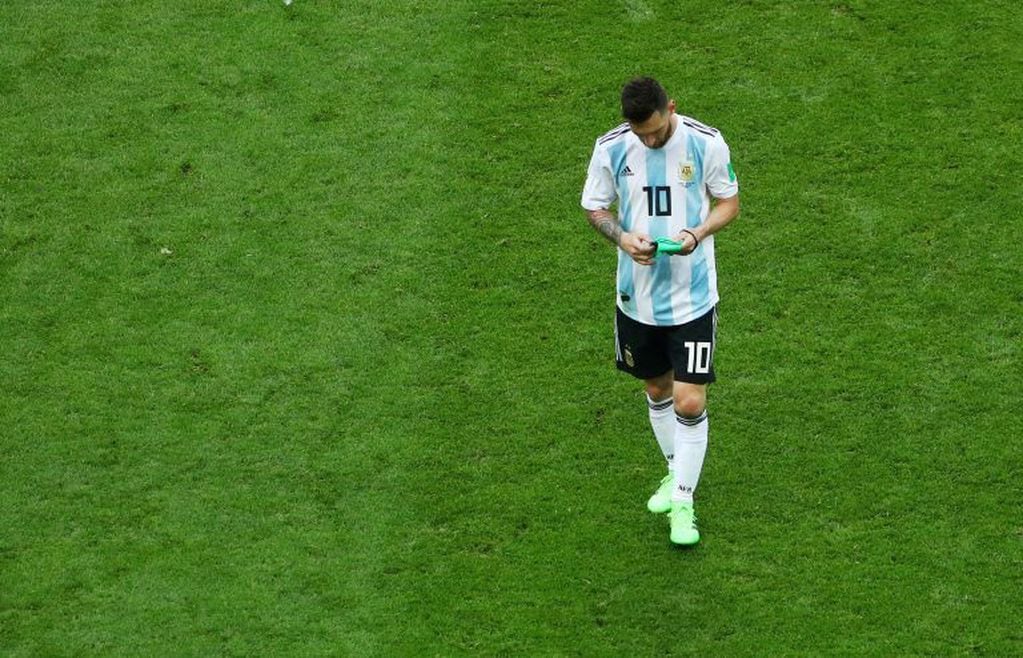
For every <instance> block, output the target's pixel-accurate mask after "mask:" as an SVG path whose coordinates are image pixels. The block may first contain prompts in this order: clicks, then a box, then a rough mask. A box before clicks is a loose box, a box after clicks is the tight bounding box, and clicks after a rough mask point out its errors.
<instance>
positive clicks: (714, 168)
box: [704, 134, 739, 199]
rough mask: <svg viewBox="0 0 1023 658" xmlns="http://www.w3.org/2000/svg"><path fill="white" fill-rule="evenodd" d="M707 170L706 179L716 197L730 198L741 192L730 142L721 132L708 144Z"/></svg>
mask: <svg viewBox="0 0 1023 658" xmlns="http://www.w3.org/2000/svg"><path fill="white" fill-rule="evenodd" d="M705 166H706V171H705V172H704V180H705V181H706V183H707V189H708V190H709V191H710V194H711V196H713V197H714V198H716V199H730V198H732V197H733V196H735V195H736V194H738V193H739V181H738V180H736V178H735V170H734V169H732V155H731V152H730V151H729V150H728V144H726V143H725V140H724V138H723V137H722V136H721V135H720V134H719V135H717V136H716V137H714V138H713V139H712V140H710V143H709V144H708V145H707V159H706V161H705Z"/></svg>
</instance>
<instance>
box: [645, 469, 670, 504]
mask: <svg viewBox="0 0 1023 658" xmlns="http://www.w3.org/2000/svg"><path fill="white" fill-rule="evenodd" d="M674 488H675V476H674V475H672V474H671V473H668V474H667V475H665V476H664V479H662V480H661V483H660V484H659V485H657V491H655V492H654V495H652V496H650V500H648V501H646V508H647V509H648V510H650V511H651V512H653V513H654V514H664V513H665V512H670V511H671V491H672V489H674Z"/></svg>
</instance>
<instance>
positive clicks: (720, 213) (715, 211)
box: [677, 194, 739, 254]
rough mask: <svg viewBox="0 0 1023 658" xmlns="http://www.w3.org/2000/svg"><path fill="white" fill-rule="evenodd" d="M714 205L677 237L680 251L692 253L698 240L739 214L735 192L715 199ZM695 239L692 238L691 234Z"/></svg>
mask: <svg viewBox="0 0 1023 658" xmlns="http://www.w3.org/2000/svg"><path fill="white" fill-rule="evenodd" d="M715 202H716V203H715V205H714V207H713V208H712V209H711V211H710V212H709V213H707V219H705V220H703V222H702V223H701V224H700V225H699V226H696V227H694V228H691V229H687V230H686V231H683V232H682V235H680V236H679V237H678V239H677V241H678V242H682V243H683V246H682V253H683V254H688V253H692V251H693V249H696V245H697V244H698V243H699V242H703V241H704V239H705V238H707V237H708V236H711V235H714V234H715V233H717V232H718V231H720V230H721V229H723V228H724V227H726V226H728V224H729V223H730V222H731V221H732V220H733V219H735V218H736V217H738V216H739V195H738V194H736V195H735V196H733V197H729V198H727V199H715ZM689 231H691V233H690V232H689ZM694 235H695V236H696V239H695V240H694V239H693V236H694Z"/></svg>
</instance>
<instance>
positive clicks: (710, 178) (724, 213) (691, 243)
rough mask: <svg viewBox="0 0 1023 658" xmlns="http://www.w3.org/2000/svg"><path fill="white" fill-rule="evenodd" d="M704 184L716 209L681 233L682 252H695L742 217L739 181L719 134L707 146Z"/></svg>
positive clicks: (730, 156)
mask: <svg viewBox="0 0 1023 658" xmlns="http://www.w3.org/2000/svg"><path fill="white" fill-rule="evenodd" d="M705 163H706V167H707V168H706V170H705V172H704V181H705V183H704V184H705V185H706V186H707V193H708V194H709V195H710V197H711V198H712V199H713V204H714V205H713V207H711V210H710V212H709V213H707V218H706V219H704V220H703V222H702V223H701V224H700V225H699V226H694V227H693V228H691V229H687V230H685V231H682V234H681V235H680V236H679V237H678V238H676V241H677V242H682V253H683V254H689V253H692V251H693V250H694V249H696V246H697V245H698V244H699V243H700V242H703V240H704V239H705V238H708V237H710V236H712V235H714V234H715V233H717V232H718V231H720V230H721V229H723V228H724V227H725V226H727V225H728V223H729V222H731V221H732V220H733V219H735V218H736V216H738V214H739V181H738V180H736V178H735V170H734V169H732V155H731V152H730V151H729V148H728V144H726V143H725V140H724V138H723V137H722V136H721V134H720V133H718V134H717V135H715V136H714V137H713V138H712V139H711V140H709V142H708V144H707V158H706V160H705Z"/></svg>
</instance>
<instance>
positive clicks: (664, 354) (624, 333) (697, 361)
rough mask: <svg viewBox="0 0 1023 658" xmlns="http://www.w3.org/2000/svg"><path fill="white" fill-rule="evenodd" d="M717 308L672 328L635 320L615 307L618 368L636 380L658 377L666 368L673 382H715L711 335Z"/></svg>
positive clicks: (715, 325) (713, 329)
mask: <svg viewBox="0 0 1023 658" xmlns="http://www.w3.org/2000/svg"><path fill="white" fill-rule="evenodd" d="M717 320H718V318H717V307H714V308H712V309H711V310H710V311H708V312H707V313H705V314H704V315H702V316H700V317H698V318H696V319H695V320H692V321H690V322H687V323H685V324H680V325H675V326H673V327H655V326H651V325H649V324H643V323H642V322H637V321H636V320H633V319H632V318H630V317H629V316H627V315H625V314H624V313H622V309H620V308H617V307H616V308H615V360H616V361H617V363H618V369H619V370H623V371H625V372H627V373H629V374H630V375H632V376H633V377H636V378H638V379H652V378H654V377H660V376H661V375H663V374H664V373H666V372H668V371H669V370H673V371H674V372H675V381H678V382H687V383H689V384H710V383H711V382H713V381H714V334H715V333H716V330H717V324H718V322H717Z"/></svg>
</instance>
